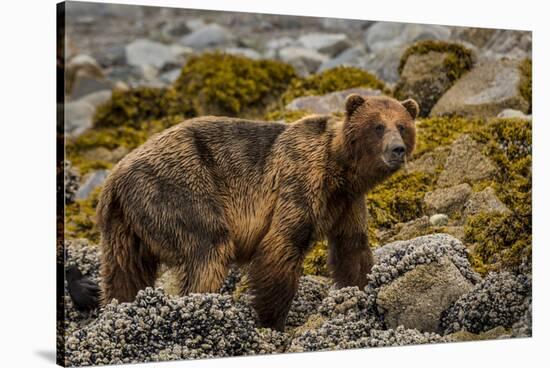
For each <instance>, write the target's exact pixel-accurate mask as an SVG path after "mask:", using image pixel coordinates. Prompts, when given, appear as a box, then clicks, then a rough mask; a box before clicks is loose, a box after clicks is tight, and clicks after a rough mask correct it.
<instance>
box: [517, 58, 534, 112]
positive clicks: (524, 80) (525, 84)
mask: <svg viewBox="0 0 550 368" xmlns="http://www.w3.org/2000/svg"><path fill="white" fill-rule="evenodd" d="M519 70H520V72H521V80H520V82H519V93H520V94H521V96H522V97H523V98H524V99H525V100H526V101H527V102H529V113H531V112H532V111H533V62H532V61H531V59H524V60H523V61H522V62H521V64H520V65H519Z"/></svg>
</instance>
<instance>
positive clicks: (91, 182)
mask: <svg viewBox="0 0 550 368" xmlns="http://www.w3.org/2000/svg"><path fill="white" fill-rule="evenodd" d="M107 175H109V171H107V170H96V171H93V172H92V173H89V174H87V175H86V177H85V178H84V183H83V184H82V185H81V186H80V188H78V192H76V195H75V198H76V199H85V198H88V196H89V195H90V193H91V192H92V191H93V190H94V189H95V188H97V187H98V186H100V185H101V184H103V181H105V179H106V178H107Z"/></svg>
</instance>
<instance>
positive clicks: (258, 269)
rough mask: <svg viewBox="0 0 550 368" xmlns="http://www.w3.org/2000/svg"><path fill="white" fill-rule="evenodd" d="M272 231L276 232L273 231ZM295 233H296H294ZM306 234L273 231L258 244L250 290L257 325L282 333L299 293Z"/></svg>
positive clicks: (287, 230) (251, 273) (305, 232)
mask: <svg viewBox="0 0 550 368" xmlns="http://www.w3.org/2000/svg"><path fill="white" fill-rule="evenodd" d="M274 229H275V230H274ZM297 231H298V230H297ZM302 237H309V234H308V233H307V231H306V230H304V229H302V232H301V233H299V232H295V231H294V230H293V231H289V227H273V228H272V230H270V231H269V232H268V233H267V235H266V236H265V237H264V239H263V240H262V241H261V243H260V244H259V247H258V249H257V251H256V253H255V254H254V258H253V260H252V263H251V265H250V271H249V277H250V288H251V291H252V294H253V305H254V309H255V310H256V312H257V314H258V318H259V320H260V323H261V324H262V325H263V326H265V327H270V328H272V329H276V330H279V331H283V330H284V327H285V322H286V317H287V315H288V311H289V310H290V305H291V303H292V300H293V298H294V295H295V294H296V290H297V289H298V282H299V279H300V276H301V274H302V262H303V259H304V253H305V251H306V248H307V241H308V240H306V239H301V238H302Z"/></svg>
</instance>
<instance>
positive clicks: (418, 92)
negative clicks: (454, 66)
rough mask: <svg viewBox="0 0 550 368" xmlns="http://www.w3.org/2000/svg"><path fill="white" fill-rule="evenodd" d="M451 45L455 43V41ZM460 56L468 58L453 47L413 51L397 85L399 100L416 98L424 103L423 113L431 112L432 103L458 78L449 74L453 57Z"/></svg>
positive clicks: (421, 113) (421, 112)
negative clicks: (447, 49) (449, 62)
mask: <svg viewBox="0 0 550 368" xmlns="http://www.w3.org/2000/svg"><path fill="white" fill-rule="evenodd" d="M448 45H449V47H451V46H452V45H453V44H448ZM459 57H461V58H466V57H465V56H461V55H460V56H459V55H456V54H455V53H453V52H452V51H449V52H436V51H430V52H428V53H425V54H419V53H416V54H412V55H409V56H408V57H407V60H406V62H405V65H404V66H403V69H402V70H401V75H400V79H399V82H398V83H397V85H396V86H395V91H394V93H395V95H396V97H397V98H398V99H399V100H405V99H407V98H412V99H414V100H415V101H416V102H418V105H419V106H420V116H428V114H429V113H430V110H431V109H432V107H433V106H434V105H435V104H436V102H437V101H438V100H439V98H440V97H441V96H442V95H443V93H445V92H446V91H447V90H448V89H449V88H450V87H451V86H452V84H453V82H454V80H452V79H451V78H450V77H449V68H450V67H449V66H448V65H447V64H448V60H449V58H455V59H456V58H459ZM468 60H470V59H469V58H468ZM465 62H466V60H465ZM453 72H454V73H459V71H453Z"/></svg>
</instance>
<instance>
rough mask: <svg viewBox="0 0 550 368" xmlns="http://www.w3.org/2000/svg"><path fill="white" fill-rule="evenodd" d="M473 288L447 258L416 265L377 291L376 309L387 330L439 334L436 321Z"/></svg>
mask: <svg viewBox="0 0 550 368" xmlns="http://www.w3.org/2000/svg"><path fill="white" fill-rule="evenodd" d="M472 288H473V284H472V283H471V282H470V281H469V280H467V279H466V278H465V277H464V276H463V275H462V274H461V273H460V271H459V270H458V268H457V267H456V266H455V265H454V264H453V262H452V261H451V260H450V259H448V258H443V259H440V260H438V261H437V262H431V263H429V264H425V265H419V266H417V267H416V268H414V269H413V270H411V271H409V272H407V273H405V274H404V275H403V276H401V277H399V278H397V279H396V280H394V281H393V282H392V283H390V284H388V285H384V286H382V287H381V288H380V290H379V291H378V295H377V300H376V302H377V305H378V308H380V309H381V310H382V313H384V315H385V321H386V323H387V325H388V326H389V327H390V328H396V327H397V326H400V325H402V326H404V327H405V328H412V329H417V330H419V331H422V332H440V328H439V318H440V315H441V313H442V312H443V311H444V310H446V309H447V308H448V307H449V306H450V305H451V304H452V303H453V302H454V301H455V300H457V299H458V298H459V297H460V296H461V295H463V294H465V293H467V292H468V291H470V290H471V289H472Z"/></svg>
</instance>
